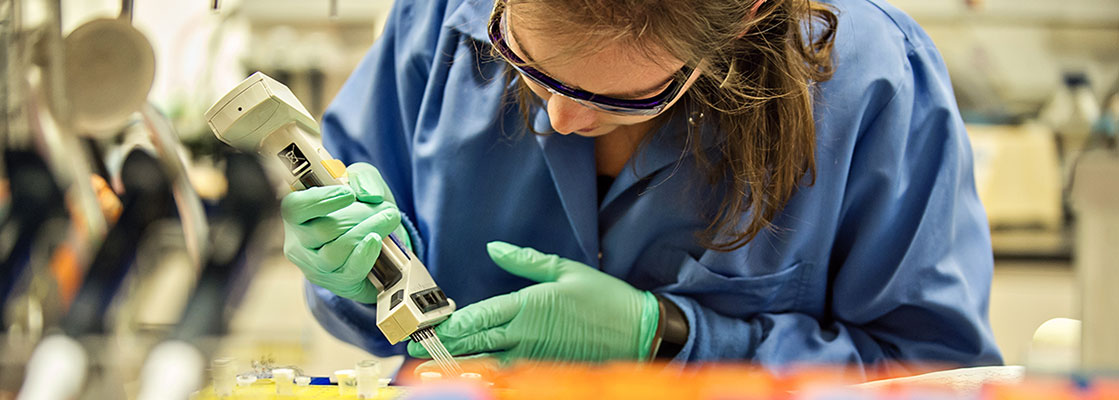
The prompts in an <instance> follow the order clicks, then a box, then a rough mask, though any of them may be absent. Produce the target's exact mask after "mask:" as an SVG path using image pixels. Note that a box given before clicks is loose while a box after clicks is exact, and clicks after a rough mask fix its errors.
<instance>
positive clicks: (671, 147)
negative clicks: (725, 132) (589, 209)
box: [600, 110, 726, 209]
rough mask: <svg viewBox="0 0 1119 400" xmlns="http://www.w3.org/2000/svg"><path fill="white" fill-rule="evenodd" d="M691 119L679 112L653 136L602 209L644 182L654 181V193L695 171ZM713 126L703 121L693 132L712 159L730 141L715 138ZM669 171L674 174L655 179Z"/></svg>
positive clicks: (627, 167) (631, 161)
mask: <svg viewBox="0 0 1119 400" xmlns="http://www.w3.org/2000/svg"><path fill="white" fill-rule="evenodd" d="M688 119H689V115H688V113H687V112H684V110H677V111H675V112H673V113H672V114H670V115H669V116H668V120H666V121H665V123H664V124H662V125H661V126H660V128H659V129H657V131H656V132H654V133H653V137H652V138H650V140H649V142H648V143H646V144H645V145H644V146H642V147H641V148H639V149H638V152H637V153H635V154H634V155H633V156H632V157H630V159H629V161H626V165H625V167H624V168H622V172H620V173H619V174H618V177H617V178H616V179H615V180H614V183H613V184H612V185H611V186H610V190H608V191H607V192H606V196H604V197H603V199H602V204H600V209H605V208H606V206H609V205H610V202H612V201H614V200H615V199H617V198H618V196H620V195H621V194H622V193H624V192H625V191H626V190H627V189H629V188H630V187H632V186H634V185H635V184H637V183H639V182H641V181H643V180H647V179H650V180H652V181H651V182H649V184H648V188H649V189H652V188H655V187H656V186H658V185H660V184H661V183H663V182H664V181H666V180H668V179H673V178H674V177H675V176H676V175H677V174H676V173H675V172H676V171H678V169H679V168H694V167H695V160H694V157H693V156H692V153H691V149H690V148H689V146H690V144H689V143H688V142H687V139H686V134H687V130H688V128H689V122H688ZM713 125H714V124H713V121H710V120H701V121H700V124H699V126H698V127H693V128H692V129H693V130H695V131H697V132H699V140H702V141H703V149H704V151H706V152H708V156H709V157H715V156H717V152H712V151H711V149H712V148H714V147H715V146H717V145H719V144H721V143H723V142H725V139H726V138H724V137H722V135H715V130H714V128H713ZM712 161H714V160H712ZM666 169H670V170H669V171H667V172H666V173H663V174H660V175H659V176H654V175H656V174H657V173H658V172H661V171H662V170H666ZM677 179H680V178H677Z"/></svg>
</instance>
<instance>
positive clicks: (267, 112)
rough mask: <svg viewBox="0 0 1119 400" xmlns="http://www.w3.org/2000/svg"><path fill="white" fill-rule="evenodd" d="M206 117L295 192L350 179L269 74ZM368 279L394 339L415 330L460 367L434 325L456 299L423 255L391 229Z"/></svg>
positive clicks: (252, 79) (385, 329)
mask: <svg viewBox="0 0 1119 400" xmlns="http://www.w3.org/2000/svg"><path fill="white" fill-rule="evenodd" d="M206 120H207V121H208V122H209V125H210V128H211V129H212V130H213V131H214V134H215V135H217V137H218V138H219V139H221V141H223V142H225V143H228V144H229V145H231V146H233V147H235V148H238V149H241V150H244V151H254V152H257V153H259V154H260V156H261V157H263V159H264V160H265V161H264V162H265V163H266V164H267V165H268V166H269V168H271V169H272V170H275V171H276V172H277V173H278V174H279V175H280V176H283V177H284V181H285V182H286V183H287V184H288V185H290V187H291V189H292V190H302V189H306V188H309V187H316V186H325V185H339V184H345V183H346V175H345V173H346V169H345V166H344V165H342V163H341V162H340V161H338V160H335V159H333V158H332V157H330V155H329V154H328V153H327V152H326V150H325V149H323V148H322V146H321V145H320V144H319V143H318V140H317V139H312V138H313V137H317V136H318V135H319V128H318V124H317V123H316V122H315V120H314V118H312V117H311V115H310V113H308V112H307V110H306V109H305V108H304V107H303V105H302V104H301V103H300V102H299V100H298V99H296V98H295V95H293V94H292V93H291V91H290V90H288V88H287V87H286V86H284V85H283V84H281V83H280V82H277V81H276V80H274V79H272V78H270V77H268V76H267V75H264V74H263V73H260V72H257V73H254V74H253V75H251V76H249V77H248V78H247V79H245V80H244V81H243V82H241V83H240V84H239V85H237V87H235V88H233V89H232V90H230V92H229V93H228V94H226V95H225V96H224V97H222V98H221V99H220V100H218V101H217V102H216V103H214V105H213V106H212V107H210V109H209V110H208V111H206ZM368 278H369V280H370V282H372V283H373V285H374V286H376V288H377V290H378V291H379V292H378V294H377V327H378V328H380V330H381V333H383V334H384V335H385V337H386V338H387V339H388V340H389V342H390V343H397V342H400V341H401V340H404V339H405V338H407V337H408V336H412V339H413V340H415V341H417V342H420V343H421V344H423V346H424V347H425V348H426V349H428V352H429V353H430V354H432V355H433V356H435V355H438V357H439V358H438V360H439V362H440V363H441V365H444V366H445V368H447V369H448V372H455V368H456V367H457V365H456V364H455V362H454V359H453V358H452V357H450V354H449V353H447V351H446V349H445V348H443V346H442V344H441V343H440V342H439V341H438V337H436V336H435V334H434V332H433V331H432V330H431V328H432V327H433V326H435V325H436V324H438V323H440V322H442V321H443V320H445V319H447V318H448V317H450V315H451V312H453V311H454V310H455V303H454V301H453V300H451V299H449V298H447V296H446V295H445V294H444V293H443V290H442V289H440V288H439V287H438V286H437V285H436V284H435V281H434V280H432V278H431V275H430V274H429V273H428V271H427V268H426V267H425V266H424V265H423V263H421V262H420V260H419V258H417V257H416V255H415V254H413V253H412V251H411V250H409V249H408V248H407V247H405V246H404V245H403V244H401V242H400V240H399V239H397V238H396V236H395V235H393V234H390V235H388V236H387V237H385V238H384V239H383V240H382V248H381V252H380V254H379V255H378V257H377V259H376V260H375V261H374V262H373V267H372V270H371V271H370V273H369V276H368ZM454 375H455V376H457V375H458V373H457V372H456V373H454Z"/></svg>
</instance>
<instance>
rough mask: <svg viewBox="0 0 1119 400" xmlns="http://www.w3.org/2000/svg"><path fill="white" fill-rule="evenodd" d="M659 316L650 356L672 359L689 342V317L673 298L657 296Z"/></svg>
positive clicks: (652, 357)
mask: <svg viewBox="0 0 1119 400" xmlns="http://www.w3.org/2000/svg"><path fill="white" fill-rule="evenodd" d="M655 298H656V300H657V307H658V309H659V311H660V312H659V313H658V315H659V317H658V318H657V329H656V332H657V334H656V337H655V339H654V340H653V343H652V345H651V347H650V353H649V358H650V359H654V360H671V359H673V358H676V356H677V355H678V354H679V353H680V350H683V348H684V344H686V343H687V342H688V331H689V328H688V319H687V317H685V316H684V311H683V310H681V309H680V307H678V306H677V305H676V303H673V302H672V301H671V300H668V299H666V298H664V297H661V296H655Z"/></svg>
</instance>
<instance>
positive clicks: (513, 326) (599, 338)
mask: <svg viewBox="0 0 1119 400" xmlns="http://www.w3.org/2000/svg"><path fill="white" fill-rule="evenodd" d="M486 250H488V251H489V254H490V258H492V259H493V261H494V262H495V263H497V265H498V266H499V267H501V268H502V269H504V270H506V271H508V272H510V273H512V274H514V275H517V276H521V277H524V278H527V279H531V280H534V281H537V282H540V283H538V284H536V285H532V286H529V287H526V288H524V289H521V290H518V291H516V292H513V293H509V294H504V295H500V296H495V297H491V298H489V299H486V300H482V301H480V302H478V303H475V304H471V305H469V306H467V307H464V308H462V309H460V310H458V311H455V313H454V314H451V317H450V318H449V319H447V320H446V321H444V322H443V323H442V324H440V325H438V326H436V327H435V333H436V334H437V335H439V338H440V340H442V342H443V344H444V345H445V346H446V347H447V350H448V351H450V352H451V354H454V355H461V354H476V353H492V355H493V356H495V357H497V358H498V359H499V360H500V361H502V362H504V363H507V362H509V361H512V360H516V359H521V358H529V359H546V360H579V361H602V360H612V359H631V360H633V359H642V360H643V359H647V358H648V356H649V351H650V346H651V345H652V341H653V336H654V334H655V333H656V329H657V318H658V317H659V313H660V311H659V309H658V305H657V299H656V297H655V296H653V294H651V293H649V292H647V291H644V290H638V289H636V288H634V287H633V286H630V285H629V284H628V283H626V282H624V281H622V280H620V279H618V278H615V277H613V276H610V275H607V274H605V273H603V272H601V271H598V270H596V269H594V268H591V267H589V266H587V265H585V264H582V263H579V262H576V261H572V260H568V259H564V258H560V257H558V256H555V255H546V254H543V253H540V252H539V251H536V250H535V249H531V248H521V247H517V246H514V245H511V244H508V243H504V242H490V243H489V244H488V245H487V246H486ZM408 353H409V354H411V355H412V356H413V357H430V356H429V355H428V353H427V351H425V350H424V348H423V347H422V346H420V344H419V343H416V342H411V343H408Z"/></svg>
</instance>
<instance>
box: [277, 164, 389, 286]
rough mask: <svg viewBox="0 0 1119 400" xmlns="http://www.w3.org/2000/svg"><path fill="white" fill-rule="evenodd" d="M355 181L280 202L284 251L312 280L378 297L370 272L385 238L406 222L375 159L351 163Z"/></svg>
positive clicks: (349, 169) (300, 193) (351, 176)
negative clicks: (373, 164) (376, 165)
mask: <svg viewBox="0 0 1119 400" xmlns="http://www.w3.org/2000/svg"><path fill="white" fill-rule="evenodd" d="M346 172H347V174H348V175H349V180H350V184H349V185H348V186H347V185H336V186H326V187H314V188H309V189H306V190H301V191H298V192H292V193H290V194H288V195H287V196H285V197H284V200H283V201H282V202H281V203H280V208H281V214H282V215H283V220H284V255H285V256H287V258H288V259H289V260H291V262H292V263H295V265H296V266H298V267H299V269H300V270H302V271H303V275H305V276H306V277H307V280H309V281H311V283H314V284H316V285H318V286H320V287H323V288H325V289H327V290H330V291H331V292H333V293H334V294H337V295H339V296H342V297H345V298H348V299H352V300H355V301H359V302H362V303H369V304H372V303H376V302H377V288H376V287H375V286H373V283H372V282H370V281H369V279H367V278H366V276H367V275H368V274H369V271H370V270H372V269H373V262H374V261H375V260H376V259H377V256H378V255H379V254H380V252H381V239H382V238H384V237H385V235H388V234H389V233H390V232H393V231H397V236H398V238H399V239H401V240H403V241H405V242H406V243H408V245H409V246H410V242H407V241H408V233H407V231H405V230H404V227H403V226H402V225H401V224H400V211H399V210H398V209H397V208H396V200H395V199H393V197H392V193H391V192H390V191H389V188H388V185H387V184H385V181H384V179H382V178H381V173H380V172H378V171H377V169H376V168H374V167H373V166H372V165H369V164H366V163H355V164H352V165H350V166H349V167H347V168H346Z"/></svg>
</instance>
